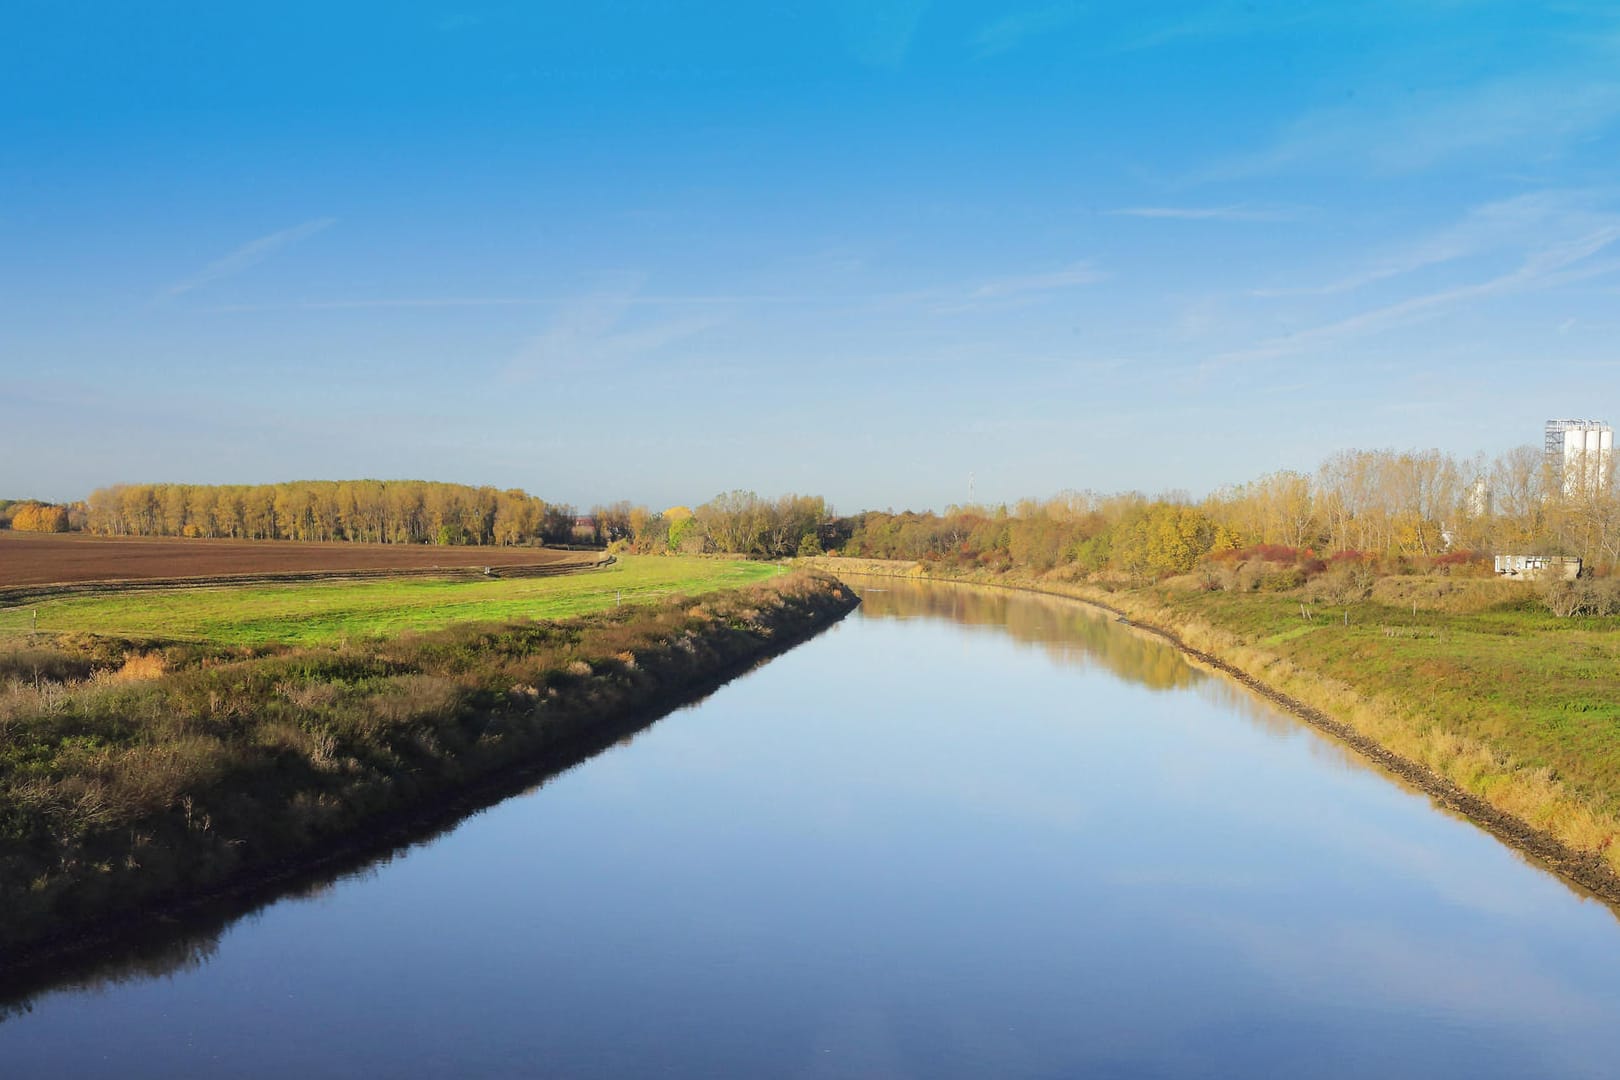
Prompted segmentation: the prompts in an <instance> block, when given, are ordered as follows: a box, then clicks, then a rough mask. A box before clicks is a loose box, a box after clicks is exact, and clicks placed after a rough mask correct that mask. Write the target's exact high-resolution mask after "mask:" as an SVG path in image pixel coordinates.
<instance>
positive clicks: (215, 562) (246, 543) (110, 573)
mask: <svg viewBox="0 0 1620 1080" xmlns="http://www.w3.org/2000/svg"><path fill="white" fill-rule="evenodd" d="M596 558H597V555H596V553H595V552H590V551H552V550H549V549H545V548H528V547H517V548H501V547H430V546H418V545H407V544H345V543H337V544H316V543H300V542H296V541H291V540H181V539H174V538H166V537H139V538H136V537H105V536H85V535H83V534H79V533H54V534H53V533H22V532H12V531H10V530H0V588H5V587H7V586H15V585H54V584H72V583H76V582H93V581H151V580H155V579H168V578H216V577H233V576H238V575H252V576H255V577H259V576H263V575H273V574H297V575H300V576H303V575H309V574H312V573H315V574H320V573H331V574H334V575H341V574H344V573H349V572H353V571H367V570H370V571H377V570H422V571H432V570H435V569H462V568H467V567H485V566H490V567H518V566H522V567H531V566H547V567H557V568H559V569H560V568H561V567H562V566H564V565H568V564H580V565H586V564H589V563H593V562H595V561H596Z"/></svg>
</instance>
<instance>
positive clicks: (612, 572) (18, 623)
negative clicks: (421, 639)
mask: <svg viewBox="0 0 1620 1080" xmlns="http://www.w3.org/2000/svg"><path fill="white" fill-rule="evenodd" d="M780 572H781V568H780V567H778V566H776V565H774V564H771V563H762V562H746V561H744V560H741V559H700V558H690V557H680V556H667V557H659V558H654V557H650V556H634V555H632V556H625V557H622V558H620V559H619V560H618V561H617V562H615V563H614V564H613V565H611V566H608V567H605V568H603V569H600V570H590V571H585V572H581V573H579V574H577V575H570V576H563V577H545V578H511V579H499V578H495V579H491V580H488V581H452V580H444V579H438V578H433V577H420V578H405V579H397V580H395V579H390V580H384V581H340V582H331V583H327V582H301V583H296V584H276V585H249V586H241V585H236V586H232V585H221V586H210V587H203V588H194V589H172V590H164V591H158V592H115V593H105V594H97V595H93V596H69V597H62V598H60V599H52V600H41V601H38V602H36V603H28V604H26V605H24V606H21V607H15V608H10V609H8V610H0V639H3V638H5V637H13V638H14V637H16V636H17V635H19V634H22V633H25V632H29V631H31V630H33V629H36V628H37V629H38V630H44V631H56V632H63V633H96V634H115V635H120V636H123V637H153V638H163V639H164V640H170V641H178V640H184V641H195V642H208V643H211V644H224V645H259V644H265V643H269V642H279V643H289V644H304V645H313V644H319V643H322V642H329V641H338V640H341V639H343V638H364V637H376V636H388V635H394V634H399V633H403V632H405V631H422V630H436V629H439V628H441V627H445V626H450V625H453V624H455V623H458V622H464V621H466V620H468V619H525V618H527V619H565V618H571V617H573V616H575V615H583V614H587V613H589V612H592V611H600V610H602V609H603V608H608V607H614V606H616V605H618V604H620V603H625V604H635V603H645V602H648V601H654V600H657V599H659V598H660V597H666V596H670V595H673V594H676V593H697V592H707V591H710V590H713V589H725V588H732V587H735V586H739V585H745V584H748V583H750V582H755V581H761V580H764V579H765V578H769V577H771V576H773V575H775V574H778V573H780Z"/></svg>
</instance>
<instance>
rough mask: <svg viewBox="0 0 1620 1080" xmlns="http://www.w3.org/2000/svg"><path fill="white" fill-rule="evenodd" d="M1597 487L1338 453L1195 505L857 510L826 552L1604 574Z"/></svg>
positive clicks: (1427, 458) (1607, 488)
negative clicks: (1562, 559) (1446, 565)
mask: <svg viewBox="0 0 1620 1080" xmlns="http://www.w3.org/2000/svg"><path fill="white" fill-rule="evenodd" d="M1597 479H1598V481H1599V482H1592V483H1581V484H1570V483H1567V482H1566V478H1565V477H1564V476H1563V475H1562V474H1561V472H1560V470H1559V467H1558V463H1557V462H1556V461H1551V462H1550V461H1548V460H1547V459H1546V458H1545V456H1544V455H1543V453H1542V452H1541V450H1539V449H1537V448H1535V447H1521V448H1519V449H1516V450H1513V451H1510V452H1508V453H1506V454H1503V455H1501V456H1500V457H1497V458H1495V459H1485V458H1483V457H1474V458H1468V459H1458V458H1455V457H1452V456H1450V455H1448V454H1446V453H1444V452H1442V451H1439V450H1421V451H1394V450H1347V451H1343V452H1340V453H1337V454H1334V455H1333V456H1331V457H1330V458H1328V459H1327V460H1326V461H1325V462H1324V463H1323V464H1322V466H1321V467H1320V468H1319V469H1318V470H1317V471H1316V472H1315V474H1306V473H1300V472H1294V471H1287V470H1285V471H1280V472H1275V473H1271V474H1269V475H1267V476H1263V477H1261V478H1259V479H1258V480H1254V481H1251V482H1249V483H1246V484H1240V485H1236V486H1232V487H1227V488H1223V489H1221V490H1219V491H1217V492H1215V493H1213V494H1211V495H1209V496H1208V497H1207V498H1204V499H1201V500H1193V499H1190V498H1188V497H1187V496H1185V495H1164V496H1159V497H1156V498H1149V497H1147V496H1145V495H1142V494H1140V493H1126V494H1115V495H1098V494H1096V493H1093V492H1068V493H1065V494H1063V495H1061V496H1059V497H1057V498H1055V499H1049V500H1045V501H1037V500H1026V501H1024V502H1020V503H1018V504H1016V505H1015V506H1012V507H1007V506H1000V507H978V506H969V507H950V508H948V509H947V510H946V511H945V513H943V514H934V513H921V514H919V513H901V514H895V513H879V512H871V513H866V514H859V515H855V516H853V517H850V518H846V519H842V520H840V521H839V522H838V523H837V535H836V536H835V537H834V538H833V543H834V544H835V545H836V546H837V548H838V549H839V550H840V551H841V553H843V554H848V555H856V556H867V557H873V558H900V559H914V560H921V561H946V562H950V563H954V564H957V565H969V564H971V565H978V566H983V567H989V568H996V569H1006V568H1010V567H1014V566H1017V567H1020V568H1028V569H1032V570H1036V571H1048V570H1052V569H1055V568H1057V567H1060V566H1073V567H1074V568H1076V569H1078V570H1081V571H1085V572H1099V571H1114V572H1119V573H1124V574H1128V575H1131V576H1134V577H1164V576H1168V575H1173V574H1183V573H1187V572H1189V571H1191V570H1192V569H1193V568H1194V567H1195V566H1197V565H1198V564H1199V563H1200V562H1201V561H1204V560H1206V559H1209V558H1212V557H1219V556H1221V555H1222V554H1223V553H1228V552H1239V551H1243V550H1245V549H1251V548H1257V547H1265V548H1269V549H1272V554H1273V555H1278V553H1280V552H1283V551H1287V552H1292V553H1294V556H1293V557H1296V558H1298V559H1300V560H1309V559H1316V558H1321V559H1327V558H1330V557H1332V556H1339V557H1340V560H1341V561H1344V559H1346V558H1354V559H1358V560H1362V561H1371V562H1379V563H1384V564H1395V563H1408V564H1422V563H1431V564H1432V563H1435V562H1437V561H1450V562H1457V561H1459V556H1460V555H1463V554H1465V553H1472V554H1474V555H1477V556H1479V557H1483V556H1484V555H1485V554H1487V553H1514V554H1545V555H1574V556H1578V557H1580V558H1581V559H1582V560H1583V562H1584V563H1585V564H1586V565H1587V566H1588V567H1590V568H1593V569H1596V570H1600V571H1604V572H1611V571H1613V570H1614V568H1615V567H1616V565H1617V564H1620V490H1617V487H1616V483H1615V476H1614V470H1613V469H1608V470H1605V473H1604V475H1602V476H1601V477H1598V478H1597ZM1278 557H1280V555H1278Z"/></svg>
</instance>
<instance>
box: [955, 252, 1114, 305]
mask: <svg viewBox="0 0 1620 1080" xmlns="http://www.w3.org/2000/svg"><path fill="white" fill-rule="evenodd" d="M1107 277H1108V275H1107V274H1105V273H1103V272H1102V271H1101V270H1099V269H1097V267H1096V265H1095V264H1093V263H1091V262H1089V261H1086V262H1077V263H1074V264H1072V265H1070V266H1066V267H1064V268H1063V269H1061V270H1050V271H1047V272H1045V273H1040V274H1021V275H1017V276H1014V277H1004V278H996V279H994V280H992V281H986V282H984V283H983V284H981V285H979V286H978V287H977V288H975V289H974V290H973V292H972V294H971V296H972V299H975V300H990V299H995V298H998V297H1008V296H1024V295H1028V294H1030V293H1044V292H1051V291H1052V290H1054V289H1073V288H1077V287H1079V286H1081V285H1094V284H1096V283H1097V282H1099V281H1102V280H1104V279H1106V278H1107Z"/></svg>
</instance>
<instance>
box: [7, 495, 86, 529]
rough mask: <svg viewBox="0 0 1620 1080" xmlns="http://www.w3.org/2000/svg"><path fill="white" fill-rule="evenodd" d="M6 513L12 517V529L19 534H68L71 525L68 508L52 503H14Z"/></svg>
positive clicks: (30, 501)
mask: <svg viewBox="0 0 1620 1080" xmlns="http://www.w3.org/2000/svg"><path fill="white" fill-rule="evenodd" d="M6 512H7V513H9V514H10V515H11V527H12V528H13V529H16V530H17V531H18V532H46V533H56V532H67V531H68V528H69V527H70V524H71V522H70V518H69V516H68V508H67V507H65V506H57V505H54V504H52V503H42V502H34V501H32V500H29V501H26V502H20V503H13V504H11V505H10V506H8V507H7V508H6Z"/></svg>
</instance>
